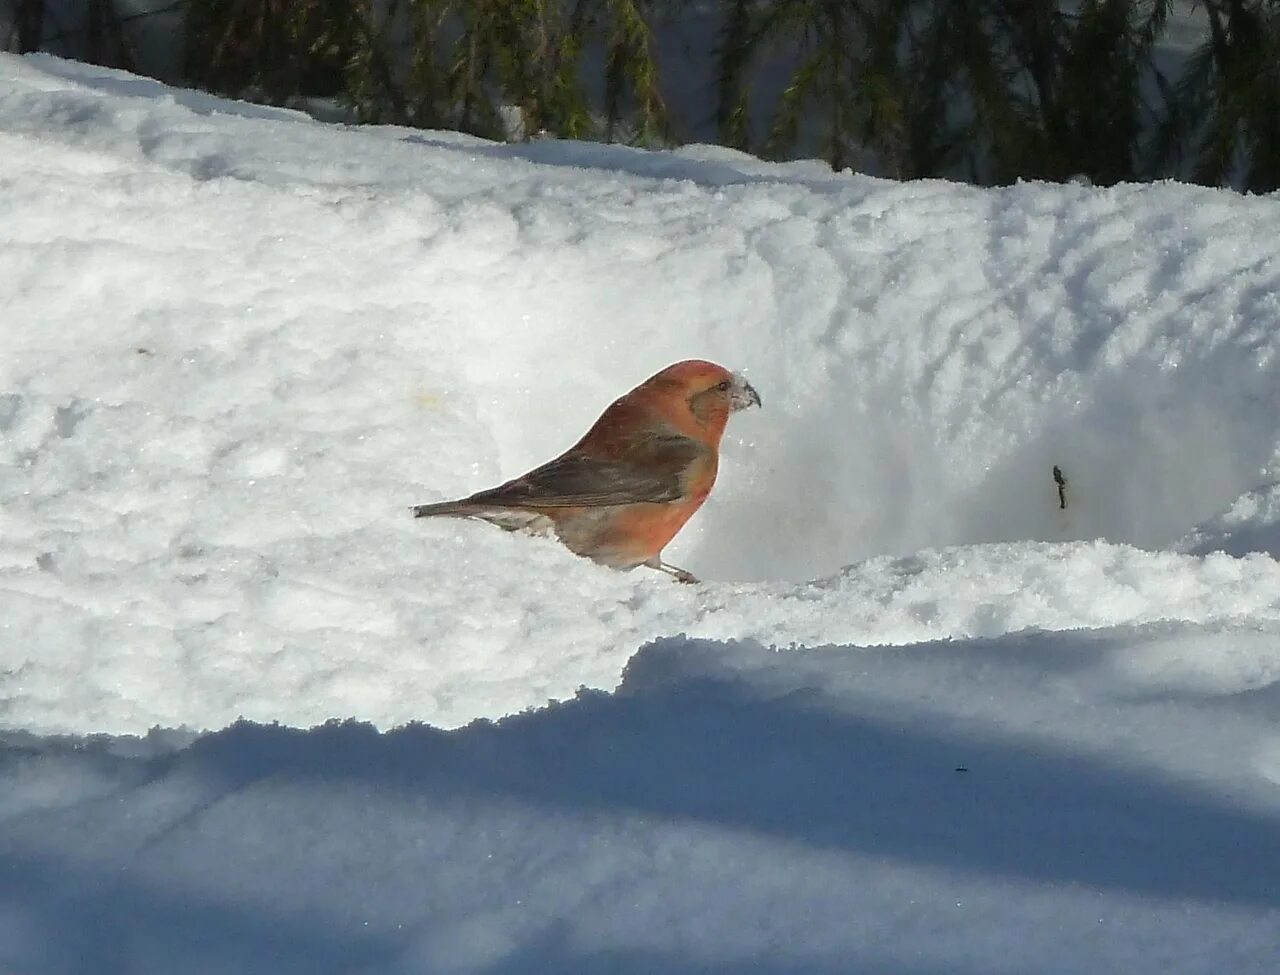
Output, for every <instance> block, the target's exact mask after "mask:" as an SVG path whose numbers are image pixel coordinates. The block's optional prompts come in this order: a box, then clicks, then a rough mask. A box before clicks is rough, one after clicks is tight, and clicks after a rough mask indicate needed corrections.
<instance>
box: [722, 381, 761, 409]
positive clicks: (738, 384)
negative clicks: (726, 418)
mask: <svg viewBox="0 0 1280 975" xmlns="http://www.w3.org/2000/svg"><path fill="white" fill-rule="evenodd" d="M759 405H760V394H759V393H757V392H756V388H755V387H754V386H752V385H751V384H750V383H749V382H747V380H746V377H744V376H741V375H739V374H738V373H736V372H735V373H734V374H733V388H732V389H731V390H729V411H730V412H731V413H737V412H738V410H745V409H746V408H747V407H748V406H759Z"/></svg>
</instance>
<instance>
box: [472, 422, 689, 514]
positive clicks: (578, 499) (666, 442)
mask: <svg viewBox="0 0 1280 975" xmlns="http://www.w3.org/2000/svg"><path fill="white" fill-rule="evenodd" d="M706 452H707V447H706V446H705V445H703V444H701V443H699V442H698V441H696V440H693V439H691V438H689V437H681V436H661V437H650V438H648V439H646V440H644V441H642V442H641V443H638V444H632V445H630V446H629V447H628V449H627V450H626V452H625V454H624V456H623V457H621V458H610V459H600V458H595V457H588V456H585V455H584V454H582V453H579V452H570V453H567V454H562V455H561V456H559V457H557V458H556V459H555V460H551V461H548V462H547V463H545V464H543V465H542V466H541V467H537V468H534V469H533V470H531V471H530V472H529V473H528V474H525V475H524V476H522V477H517V478H516V479H515V480H512V481H508V482H507V483H506V484H502V485H500V486H498V487H496V488H492V489H490V490H488V491H481V492H479V493H477V494H473V495H471V497H469V498H466V499H465V502H464V503H466V504H469V505H470V504H474V505H494V506H498V507H530V508H565V507H578V506H582V507H608V506H612V505H620V504H635V503H636V502H640V501H649V502H655V503H663V502H667V501H675V500H677V499H678V498H680V497H682V496H683V495H684V483H685V473H686V471H688V469H689V467H690V465H691V464H693V462H694V461H696V460H697V459H698V458H699V457H701V456H702V455H703V454H705V453H706Z"/></svg>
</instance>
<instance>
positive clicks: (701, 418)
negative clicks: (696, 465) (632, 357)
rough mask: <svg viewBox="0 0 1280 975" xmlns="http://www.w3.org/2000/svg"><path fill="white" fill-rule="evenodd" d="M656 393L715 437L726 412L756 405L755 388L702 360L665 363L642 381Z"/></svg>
mask: <svg viewBox="0 0 1280 975" xmlns="http://www.w3.org/2000/svg"><path fill="white" fill-rule="evenodd" d="M643 385H644V386H645V387H648V388H650V389H652V390H654V391H656V392H660V393H661V394H663V395H664V397H665V398H666V399H667V400H668V401H669V402H670V403H671V404H672V406H676V405H677V404H678V406H679V408H680V409H681V411H682V412H683V413H684V415H685V416H687V417H688V418H689V419H690V420H692V421H693V424H694V425H695V426H696V427H698V428H702V429H703V430H705V431H706V432H707V433H708V434H709V435H710V437H711V438H713V439H716V440H718V439H719V437H720V434H721V433H722V432H723V431H724V425H725V421H726V420H727V419H728V418H729V414H730V413H736V412H737V411H738V410H742V409H746V408H747V407H748V406H753V405H754V406H759V405H760V394H759V393H757V392H756V390H755V387H754V386H752V385H751V384H750V383H749V382H747V380H746V379H745V378H744V377H742V376H740V375H738V374H737V373H733V372H730V371H729V370H728V369H725V368H724V367H723V366H718V365H716V364H715V363H714V362H707V361H706V360H704V359H686V360H685V361H684V362H677V363H676V364H675V365H671V366H667V368H665V369H663V370H662V371H661V372H659V373H658V374H656V375H655V376H653V377H651V378H650V379H648V380H647V381H646V382H645V383H644V384H643Z"/></svg>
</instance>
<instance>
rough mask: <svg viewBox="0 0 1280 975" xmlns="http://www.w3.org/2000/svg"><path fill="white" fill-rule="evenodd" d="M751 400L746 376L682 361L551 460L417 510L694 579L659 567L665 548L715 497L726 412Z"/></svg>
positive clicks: (754, 397) (624, 565)
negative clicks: (540, 535) (538, 536)
mask: <svg viewBox="0 0 1280 975" xmlns="http://www.w3.org/2000/svg"><path fill="white" fill-rule="evenodd" d="M753 403H754V404H755V405H756V406H759V405H760V394H759V393H757V392H756V391H755V389H754V388H752V386H751V384H750V383H749V382H747V381H746V380H745V379H743V378H742V377H741V376H737V375H734V374H733V373H731V372H729V371H728V370H727V369H724V368H723V367H721V366H718V365H716V364H715V363H713V362H705V361H703V360H701V359H689V360H687V361H685V362H677V363H676V364H675V365H673V366H668V367H667V368H666V369H663V370H662V371H661V372H659V373H658V374H657V375H655V376H652V377H650V378H649V379H646V380H645V381H644V382H642V383H641V384H640V385H639V386H637V387H636V388H635V389H633V390H631V392H629V393H627V394H626V395H625V396H623V397H622V398H620V399H618V400H616V401H615V402H614V403H613V404H612V405H611V406H610V407H609V408H608V409H607V410H605V411H604V413H602V414H601V416H600V419H598V420H596V422H595V423H594V424H593V425H592V427H591V429H590V430H588V431H587V432H586V434H585V435H584V436H583V438H582V439H581V440H579V441H578V442H577V443H576V444H574V445H573V446H572V447H570V448H569V449H568V450H566V451H565V452H564V453H563V454H561V455H560V456H559V457H557V458H555V459H554V460H550V461H548V462H547V463H545V464H543V465H542V466H541V467H535V468H534V469H533V470H531V471H529V473H527V474H523V475H521V476H520V477H517V478H515V479H514V480H511V481H507V482H506V483H505V484H500V485H499V486H498V487H495V488H490V489H489V490H487V491H479V492H477V493H476V494H473V495H471V496H470V497H466V498H461V499H459V500H457V501H444V502H441V503H438V504H423V505H418V506H417V507H416V508H414V509H413V513H414V515H415V516H416V517H418V518H424V517H428V516H433V515H452V516H455V517H471V518H482V519H484V520H485V521H488V522H492V523H493V524H495V525H498V526H500V527H502V528H506V529H508V530H511V531H515V530H518V529H525V530H532V531H537V532H554V533H555V534H556V536H557V537H559V539H560V541H562V542H563V543H564V544H565V546H567V547H568V548H569V549H570V550H571V551H573V552H576V553H577V554H578V555H582V556H585V557H586V558H589V559H594V560H595V561H596V562H600V563H602V564H604V565H607V566H610V567H612V568H615V569H634V568H635V567H636V566H638V565H646V566H649V567H650V568H653V569H659V570H661V571H663V572H669V573H670V574H671V575H673V576H675V577H676V578H677V579H679V580H680V581H681V582H694V581H696V580H695V579H694V577H693V576H692V575H690V574H689V573H688V572H685V571H684V570H683V569H678V568H676V567H675V566H673V565H668V564H667V563H666V562H663V561H662V549H663V548H664V547H665V546H666V544H667V543H668V542H669V541H671V539H672V538H674V537H675V534H676V532H678V531H679V530H680V529H681V528H682V527H684V523H685V522H686V521H688V520H689V518H690V517H691V516H692V515H693V513H694V512H695V511H697V510H698V509H699V508H700V507H701V506H702V502H704V501H705V500H707V495H708V494H710V493H711V486H712V485H713V484H715V481H716V468H717V466H718V462H719V453H720V437H721V435H722V434H723V433H724V427H725V422H726V421H727V420H728V419H729V414H730V413H734V412H736V411H737V410H740V409H743V408H745V407H747V406H750V405H751V404H753Z"/></svg>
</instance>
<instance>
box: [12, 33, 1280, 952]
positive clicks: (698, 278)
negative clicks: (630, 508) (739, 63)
mask: <svg viewBox="0 0 1280 975" xmlns="http://www.w3.org/2000/svg"><path fill="white" fill-rule="evenodd" d="M1277 240H1280V199H1277V198H1276V197H1274V196H1271V197H1256V196H1254V197H1242V196H1239V195H1237V194H1234V193H1231V192H1227V191H1220V190H1211V189H1204V188H1198V187H1190V186H1184V185H1178V184H1156V185H1145V186H1137V185H1122V186H1117V187H1113V188H1108V189H1098V188H1092V187H1083V186H1076V185H1068V186H1056V185H1044V184H1019V185H1016V186H1012V187H1007V188H1003V189H996V190H981V189H976V188H972V187H965V186H958V185H952V184H948V183H943V182H916V183H902V184H899V183H893V182H888V181H882V180H875V179H871V178H867V177H860V176H853V175H849V174H843V175H837V174H832V173H830V172H829V171H826V170H824V168H823V167H821V166H819V165H818V164H813V163H793V164H787V165H775V164H768V163H762V162H759V161H757V160H753V159H751V158H749V157H746V156H743V155H740V154H738V153H734V152H731V151H728V150H724V149H718V148H713V147H706V146H701V147H687V148H685V149H682V150H679V151H676V152H669V153H650V152H642V151H638V150H632V149H628V148H625V147H609V146H592V145H581V144H571V143H557V142H549V141H548V142H533V143H529V144H524V145H511V146H506V145H494V144H490V143H485V142H481V141H479V140H475V139H472V138H469V137H465V136H460V135H456V134H451V133H436V132H415V131H410V130H401V129H395V128H364V129H353V128H342V127H335V126H330V125H325V124H321V123H318V122H315V121H313V120H310V119H308V118H307V117H305V116H302V115H300V114H297V113H293V112H289V111H284V110H276V109H268V108H262V107H256V106H248V105H241V104H236V103H231V102H225V101H220V100H218V99H214V98H211V97H209V96H205V95H201V94H199V93H195V92H183V91H177V90H174V89H169V88H166V87H164V86H162V85H160V84H158V83H156V82H152V81H148V80H145V79H141V78H133V77H130V76H128V75H124V74H122V73H119V72H113V71H108V70H105V69H101V68H92V67H86V66H82V65H75V64H71V63H69V62H62V61H58V60H56V59H53V58H48V57H27V58H15V57H10V56H0V294H3V295H4V299H3V304H2V305H0V343H3V350H2V351H3V353H4V354H3V355H0V634H2V636H0V728H3V729H4V731H3V732H2V733H0V734H2V735H3V737H2V738H0V782H2V783H3V786H2V787H0V971H7V970H13V971H38V972H41V973H64V972H65V973H72V972H76V973H79V972H94V973H101V972H127V973H134V972H165V973H176V972H186V971H191V972H196V971H199V972H221V971H226V972H231V971H236V972H243V971H263V972H268V971H269V972H293V971H296V972H308V973H310V972H317V971H332V972H362V973H363V972H369V973H372V972H401V971H403V972H411V971H412V972H419V971H430V972H493V973H498V972H511V973H515V972H546V971H611V972H636V973H639V972H649V971H668V972H709V971H718V972H719V971H735V972H743V973H746V972H751V973H766V972H767V973H781V972H793V971H805V972H833V973H834V972H867V973H871V972H888V971H892V972H904V973H910V975H935V973H937V975H941V973H943V972H947V973H961V975H967V973H973V975H978V973H983V975H986V973H1001V972H1009V973H1014V972H1026V971H1037V972H1064V973H1065V972H1086V971H1088V972H1093V971H1161V972H1188V973H1189V972H1205V971H1232V972H1240V973H1249V972H1259V973H1261V972H1271V971H1273V970H1274V968H1275V959H1276V957H1277V954H1278V953H1280V946H1278V943H1277V939H1276V936H1275V931H1276V930H1277V922H1280V880H1277V879H1276V872H1275V870H1274V863H1275V862H1276V857H1277V854H1280V728H1277V725H1276V720H1275V714H1276V706H1277V704H1278V703H1280V697H1277V694H1278V693H1280V691H1278V690H1277V688H1280V563H1278V562H1277V556H1278V555H1280V543H1278V542H1277V534H1276V525H1277V518H1278V517H1280V516H1278V515H1277V512H1280V502H1278V501H1277V497H1278V496H1280V495H1278V492H1280V356H1278V355H1277V352H1278V351H1280V329H1278V328H1277V327H1276V322H1277V320H1278V319H1280V247H1278V246H1277V244H1276V241H1277ZM691 356H700V357H707V358H711V359H715V360H717V361H720V362H723V363H724V364H725V365H727V366H729V367H731V368H735V369H742V370H743V371H744V372H745V373H746V374H747V375H748V376H749V378H750V379H751V382H752V384H753V385H754V386H755V387H756V388H758V389H759V390H760V392H761V394H762V396H763V398H764V403H765V407H764V409H763V410H761V411H751V412H749V413H744V414H740V415H738V416H735V417H734V418H733V422H732V423H731V425H730V429H729V434H728V437H727V438H726V443H725V449H724V457H723V461H722V465H721V470H722V473H721V479H720V482H719V483H718V484H717V486H716V489H715V491H714V492H713V494H712V496H711V499H710V500H709V501H708V503H707V505H706V507H705V508H704V510H703V511H702V512H700V513H699V515H698V516H697V517H696V518H695V519H694V521H693V522H692V523H691V524H690V525H689V526H688V527H687V528H686V529H685V531H684V532H682V533H681V535H680V536H678V538H677V540H676V542H675V543H674V544H673V545H672V546H671V547H669V548H668V550H667V553H666V557H667V558H668V560H669V561H672V562H674V563H675V564H677V565H681V566H684V567H686V568H689V569H690V570H692V571H694V572H695V573H696V574H698V575H699V576H700V577H702V578H703V579H704V580H706V581H705V582H704V583H702V584H701V585H698V586H680V585H676V584H673V583H672V582H671V580H670V579H668V578H666V577H663V576H660V575H659V574H657V573H650V572H646V571H643V570H638V571H636V572H633V573H617V572H613V571H611V570H608V569H605V568H602V567H599V566H596V565H594V564H592V563H590V562H586V561H584V560H581V559H577V558H575V557H574V556H572V555H571V554H569V553H567V552H566V551H564V550H563V549H562V548H561V547H559V546H558V545H557V544H556V543H554V542H552V541H549V540H545V539H530V538H525V537H520V536H512V535H508V534H506V533H503V532H499V531H496V530H494V529H492V528H491V527H490V526H488V525H484V524H480V523H470V522H454V521H438V522H422V521H415V520H414V519H412V518H411V517H410V516H409V507H410V506H411V505H413V504H415V503H422V502H427V501H433V500H439V499H443V498H448V497H453V496H457V495H461V494H465V493H468V492H470V491H473V490H476V489H478V488H482V487H486V486H489V485H491V484H494V483H497V482H498V481H499V480H502V479H504V478H506V477H510V476H513V475H515V474H518V473H520V472H521V471H523V470H525V469H527V468H528V467H530V466H532V465H534V464H536V463H538V462H540V461H542V460H545V459H547V458H548V457H550V456H552V455H553V454H555V453H556V452H558V451H559V450H561V449H563V448H564V447H565V446H567V445H568V444H569V443H571V442H572V441H573V440H575V439H576V438H577V437H578V436H579V435H580V434H581V432H582V431H583V430H584V429H585V428H586V426H587V425H588V424H589V423H590V422H591V420H593V419H594V418H595V416H596V415H597V414H598V413H599V411H600V410H601V409H603V407H604V406H605V405H607V404H608V402H609V401H610V400H612V399H613V398H614V397H616V396H617V395H619V394H620V393H621V392H623V391H625V390H626V389H628V388H630V387H631V386H633V385H634V384H635V383H636V382H638V381H640V380H641V379H643V378H645V377H646V376H647V375H649V374H650V373H652V372H654V371H656V370H657V369H658V368H661V367H662V366H664V365H666V364H668V363H669V362H672V361H675V360H677V359H681V358H688V357H691ZM1055 465H1056V466H1058V467H1059V468H1060V469H1061V471H1062V472H1063V474H1064V475H1065V478H1066V488H1065V498H1066V502H1067V505H1066V507H1065V508H1062V507H1060V501H1059V495H1058V489H1057V485H1056V484H1055V483H1054V481H1053V478H1052V476H1051V472H1052V469H1053V467H1054V466H1055ZM240 718H243V719H247V722H245V721H242V722H239V723H237V719H240ZM335 719H336V723H335ZM477 719H492V720H477ZM495 721H496V723H493V722H495ZM139 736H141V737H139Z"/></svg>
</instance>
